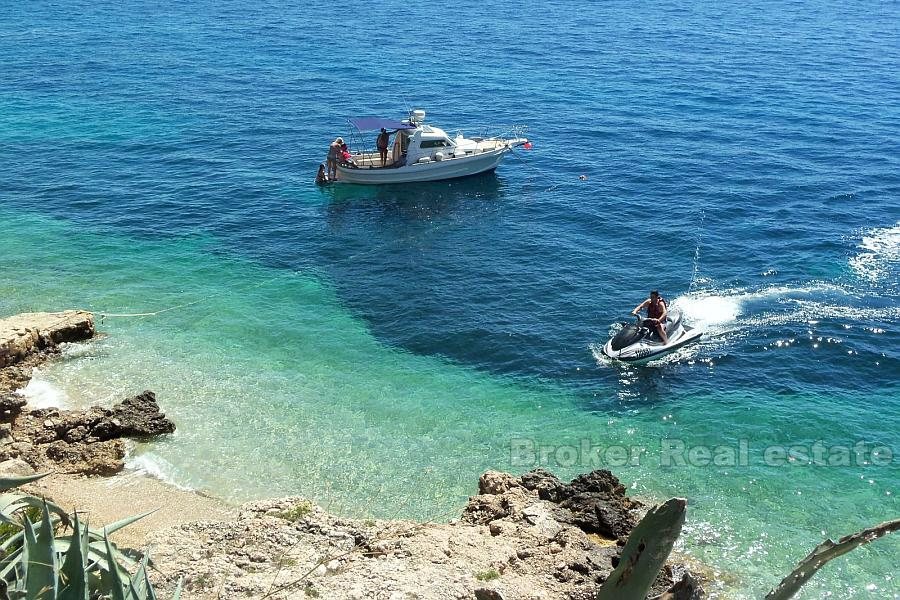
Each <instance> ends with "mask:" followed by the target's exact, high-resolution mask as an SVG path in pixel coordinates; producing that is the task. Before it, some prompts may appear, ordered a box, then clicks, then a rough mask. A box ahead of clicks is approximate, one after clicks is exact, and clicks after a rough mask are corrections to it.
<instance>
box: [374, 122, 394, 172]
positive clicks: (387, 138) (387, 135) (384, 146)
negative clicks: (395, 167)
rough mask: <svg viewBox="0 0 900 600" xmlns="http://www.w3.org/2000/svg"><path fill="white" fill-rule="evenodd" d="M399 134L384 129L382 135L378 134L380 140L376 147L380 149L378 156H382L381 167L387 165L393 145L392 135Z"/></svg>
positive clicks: (377, 141)
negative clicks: (390, 147)
mask: <svg viewBox="0 0 900 600" xmlns="http://www.w3.org/2000/svg"><path fill="white" fill-rule="evenodd" d="M392 133H397V132H396V131H388V130H387V129H385V128H384V127H382V128H381V133H379V134H378V139H377V140H376V141H375V146H377V147H378V154H380V155H381V166H382V167H383V166H384V165H385V164H386V163H387V153H388V147H389V146H390V145H391V134H392Z"/></svg>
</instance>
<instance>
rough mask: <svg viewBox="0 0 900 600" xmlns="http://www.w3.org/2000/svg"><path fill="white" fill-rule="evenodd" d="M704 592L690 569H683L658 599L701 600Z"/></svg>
mask: <svg viewBox="0 0 900 600" xmlns="http://www.w3.org/2000/svg"><path fill="white" fill-rule="evenodd" d="M704 595H705V592H704V591H703V587H702V586H701V585H700V582H699V581H697V578H696V577H694V576H693V575H692V574H691V572H690V571H688V570H687V569H684V570H683V571H682V573H681V578H680V579H678V581H676V582H675V583H674V584H672V586H671V587H670V588H669V589H668V590H666V591H665V592H663V594H662V595H660V596H659V598H658V600H702V598H703V596H704Z"/></svg>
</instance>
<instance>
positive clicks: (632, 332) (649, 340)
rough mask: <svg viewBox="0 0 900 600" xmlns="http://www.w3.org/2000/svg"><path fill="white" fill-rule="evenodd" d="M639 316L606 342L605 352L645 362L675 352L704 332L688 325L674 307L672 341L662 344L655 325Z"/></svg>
mask: <svg viewBox="0 0 900 600" xmlns="http://www.w3.org/2000/svg"><path fill="white" fill-rule="evenodd" d="M643 323H644V320H643V319H642V318H640V317H638V319H637V321H636V322H633V323H624V327H622V329H621V330H620V331H619V332H618V333H616V335H614V336H613V337H612V339H611V340H609V341H608V342H606V345H604V346H603V354H605V355H606V356H608V357H610V358H614V359H616V360H621V361H624V362H629V363H634V364H637V363H642V362H646V361H648V360H651V359H654V358H660V357H662V356H665V355H666V354H669V353H671V352H674V351H675V350H677V349H679V348H681V347H682V346H684V345H685V344H690V343H691V342H693V341H696V340H697V339H699V338H700V336H701V335H702V334H703V332H702V331H700V330H698V329H695V328H693V327H688V326H687V325H685V324H684V323H682V321H681V313H679V312H677V311H673V310H670V311H669V314H668V317H666V322H665V327H666V335H667V336H668V337H669V341H668V343H666V344H663V343H662V340H661V339H660V337H659V334H658V333H657V332H656V328H655V327H646V326H645V325H644V324H643Z"/></svg>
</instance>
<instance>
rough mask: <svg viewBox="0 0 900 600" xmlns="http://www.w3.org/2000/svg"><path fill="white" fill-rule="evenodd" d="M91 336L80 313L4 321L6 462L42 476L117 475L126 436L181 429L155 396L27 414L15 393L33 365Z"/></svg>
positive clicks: (0, 437)
mask: <svg viewBox="0 0 900 600" xmlns="http://www.w3.org/2000/svg"><path fill="white" fill-rule="evenodd" d="M93 336H94V317H93V315H92V314H91V313H89V312H85V311H80V310H70V311H65V312H58V313H25V314H21V315H16V316H14V317H9V318H6V319H2V320H0V415H2V422H0V461H10V460H18V461H24V463H27V464H28V465H30V467H31V468H33V469H35V470H39V471H48V470H52V471H56V472H61V473H83V474H90V475H111V474H113V473H117V472H118V471H121V470H122V468H123V467H124V462H123V461H124V458H125V442H124V441H123V438H127V437H146V436H154V435H160V434H165V433H171V432H173V431H175V424H174V423H173V422H172V421H171V420H169V419H167V418H166V417H165V415H164V414H163V413H162V412H161V411H160V409H159V405H158V404H157V403H156V395H155V394H154V393H153V392H151V391H146V392H143V393H141V394H139V395H137V396H134V397H131V398H128V399H126V400H123V401H122V402H120V403H119V404H117V405H115V406H113V407H112V408H102V407H91V408H88V409H84V410H61V409H56V408H49V409H39V410H31V411H28V410H27V409H25V404H26V401H25V398H24V397H23V396H22V395H20V394H18V393H16V390H18V389H20V388H22V387H24V386H25V385H27V383H28V381H29V380H30V379H31V373H32V370H33V369H34V367H36V366H39V365H40V364H42V363H43V362H45V361H46V360H48V359H50V358H52V357H54V356H55V355H57V354H58V353H59V345H60V344H63V343H66V342H76V341H83V340H86V339H90V338H92V337H93ZM23 411H24V412H23ZM18 464H21V463H18Z"/></svg>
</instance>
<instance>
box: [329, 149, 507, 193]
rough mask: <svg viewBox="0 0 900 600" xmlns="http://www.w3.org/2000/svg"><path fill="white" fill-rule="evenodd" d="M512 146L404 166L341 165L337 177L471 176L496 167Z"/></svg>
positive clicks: (360, 180)
mask: <svg viewBox="0 0 900 600" xmlns="http://www.w3.org/2000/svg"><path fill="white" fill-rule="evenodd" d="M511 150H512V147H504V148H501V149H499V150H492V151H490V152H483V153H479V154H474V155H466V156H461V157H447V158H444V159H443V160H433V161H431V162H420V163H415V164H412V165H404V166H402V167H375V168H364V167H362V168H354V167H350V166H345V165H339V166H338V168H337V180H338V181H339V182H343V183H356V184H361V185H380V184H389V183H411V182H418V181H441V180H443V179H456V178H458V177H468V176H469V175H477V174H479V173H484V172H487V171H493V170H494V169H496V168H497V166H498V165H499V164H500V162H501V161H502V160H503V157H504V156H506V154H508V153H509V152H510V151H511Z"/></svg>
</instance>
